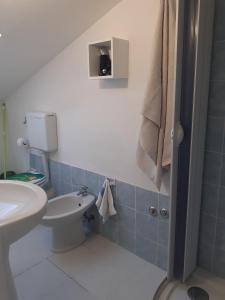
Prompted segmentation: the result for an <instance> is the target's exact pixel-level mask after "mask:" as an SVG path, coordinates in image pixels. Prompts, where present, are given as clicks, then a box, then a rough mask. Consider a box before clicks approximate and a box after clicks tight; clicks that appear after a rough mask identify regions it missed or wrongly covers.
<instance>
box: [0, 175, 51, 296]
mask: <svg viewBox="0 0 225 300" xmlns="http://www.w3.org/2000/svg"><path fill="white" fill-rule="evenodd" d="M46 205H47V196H46V193H45V192H44V191H43V190H42V189H41V188H40V187H38V186H36V185H34V184H31V183H24V182H19V181H10V180H1V181H0V299H1V300H17V299H18V298H17V295H16V290H15V287H14V282H13V279H12V274H11V270H10V265H9V248H10V245H11V244H12V243H14V242H15V241H16V240H18V239H20V238H21V237H22V236H24V235H25V234H26V233H28V232H29V231H30V230H31V229H33V228H34V227H35V226H36V225H37V224H38V223H39V222H40V220H41V218H42V217H43V215H44V214H45V211H46Z"/></svg>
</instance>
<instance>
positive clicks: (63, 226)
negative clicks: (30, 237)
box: [42, 192, 95, 252]
mask: <svg viewBox="0 0 225 300" xmlns="http://www.w3.org/2000/svg"><path fill="white" fill-rule="evenodd" d="M79 193H80V192H74V193H70V194H66V195H63V196H59V197H56V198H54V199H52V200H50V201H49V202H48V205H47V213H46V215H45V216H44V217H43V218H42V224H43V225H45V226H49V227H52V251H53V252H65V251H68V250H70V249H72V248H75V247H77V246H79V245H80V244H81V243H83V242H84V241H85V233H84V228H83V214H84V212H85V211H86V210H87V209H88V208H89V207H90V206H91V205H92V204H93V203H94V201H95V196H93V195H90V194H86V195H79Z"/></svg>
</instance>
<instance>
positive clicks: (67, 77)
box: [7, 0, 169, 192]
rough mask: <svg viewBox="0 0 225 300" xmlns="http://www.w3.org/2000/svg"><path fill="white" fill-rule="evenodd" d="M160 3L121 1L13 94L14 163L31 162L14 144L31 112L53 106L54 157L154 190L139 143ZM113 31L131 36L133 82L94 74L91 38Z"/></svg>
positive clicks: (21, 165)
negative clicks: (90, 67)
mask: <svg viewBox="0 0 225 300" xmlns="http://www.w3.org/2000/svg"><path fill="white" fill-rule="evenodd" d="M158 9H159V3H158V1H155V0H139V1H136V0H124V1H122V2H121V3H119V4H118V5H117V6H116V7H115V8H113V9H112V10H111V11H110V12H109V13H107V15H105V16H104V17H103V18H102V19H100V20H99V21H98V22H97V23H96V24H94V25H93V26H92V27H91V28H90V29H89V30H88V31H86V32H85V33H84V34H83V35H82V36H80V37H79V38H78V39H76V40H75V41H74V42H73V43H72V44H71V45H70V46H68V47H67V48H66V49H65V50H64V51H63V52H62V53H61V54H60V55H58V56H57V57H55V58H54V59H53V60H52V61H51V62H50V63H49V64H48V65H46V66H45V67H44V68H42V69H41V70H40V71H39V72H38V73H37V74H36V75H35V76H34V77H32V78H31V79H30V80H29V81H28V82H26V83H25V84H24V85H23V86H22V87H21V88H20V89H18V90H17V91H16V92H15V93H14V94H13V95H12V96H11V97H9V98H8V99H7V105H8V111H9V122H10V124H9V130H10V163H11V166H10V167H11V168H14V169H16V170H24V169H26V168H27V156H26V155H25V154H24V153H23V151H22V150H21V149H18V148H17V146H16V139H17V137H18V136H23V135H24V134H25V127H24V125H23V124H22V122H23V120H24V114H25V112H26V111H31V110H41V111H53V112H56V113H57V116H58V134H59V151H58V153H56V154H54V155H52V158H54V159H56V160H59V161H62V162H65V163H68V164H71V165H74V166H77V167H80V168H83V169H87V170H90V171H94V172H97V173H100V174H104V175H106V176H111V177H116V178H118V179H120V180H122V181H125V182H128V183H131V184H135V185H138V186H141V187H144V188H147V189H150V190H155V187H154V185H153V184H152V183H151V181H150V180H149V179H148V178H147V177H146V176H145V175H144V174H143V173H142V171H140V170H139V168H138V166H137V163H136V147H137V140H138V133H139V128H140V123H141V114H140V112H141V107H142V103H143V98H144V94H145V89H146V86H147V78H148V71H149V69H150V68H149V66H150V63H151V56H152V55H151V46H152V44H153V43H154V31H155V23H156V15H157V10H158ZM112 36H115V37H121V38H125V39H128V40H129V41H130V65H129V67H130V74H129V80H128V82H127V81H126V80H115V81H112V80H109V81H107V80H106V81H98V80H96V81H95V80H88V61H87V44H88V43H89V42H91V41H95V40H101V39H108V38H111V37H112ZM168 181H169V180H168V176H167V178H166V179H165V182H166V183H165V184H163V188H162V191H163V192H165V191H166V190H168ZM164 185H166V186H167V187H165V186H164Z"/></svg>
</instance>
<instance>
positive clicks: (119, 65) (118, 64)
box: [88, 37, 129, 79]
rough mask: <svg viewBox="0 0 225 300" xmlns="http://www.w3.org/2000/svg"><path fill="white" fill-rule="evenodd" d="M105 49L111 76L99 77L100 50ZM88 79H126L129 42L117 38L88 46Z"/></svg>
mask: <svg viewBox="0 0 225 300" xmlns="http://www.w3.org/2000/svg"><path fill="white" fill-rule="evenodd" d="M102 48H103V49H106V50H107V52H108V53H109V55H110V59H111V74H110V75H106V76H100V75H99V68H100V49H102ZM88 58H89V60H88V61H89V63H88V65H89V79H120V78H128V66H129V41H128V40H123V39H119V38H114V37H113V38H111V39H109V40H104V41H98V42H93V43H90V44H89V45H88Z"/></svg>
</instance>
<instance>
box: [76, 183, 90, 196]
mask: <svg viewBox="0 0 225 300" xmlns="http://www.w3.org/2000/svg"><path fill="white" fill-rule="evenodd" d="M87 194H88V187H87V186H86V185H80V189H79V192H78V193H77V195H78V196H80V195H81V196H82V197H85V196H87Z"/></svg>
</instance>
